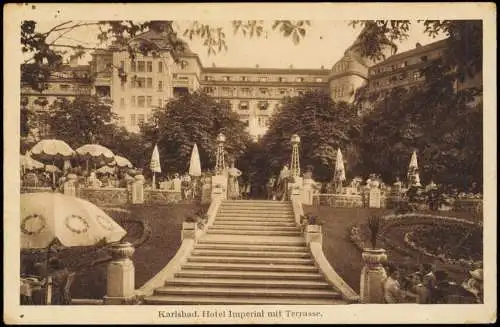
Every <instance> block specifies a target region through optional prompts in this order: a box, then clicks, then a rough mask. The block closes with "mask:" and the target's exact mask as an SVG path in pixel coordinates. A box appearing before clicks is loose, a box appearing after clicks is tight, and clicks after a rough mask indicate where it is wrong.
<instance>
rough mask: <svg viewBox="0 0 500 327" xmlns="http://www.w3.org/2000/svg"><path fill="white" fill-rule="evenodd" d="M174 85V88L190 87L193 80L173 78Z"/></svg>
mask: <svg viewBox="0 0 500 327" xmlns="http://www.w3.org/2000/svg"><path fill="white" fill-rule="evenodd" d="M172 85H173V86H174V87H178V86H180V87H189V86H190V85H191V80H190V79H189V78H187V77H186V78H182V77H180V78H179V77H177V78H172Z"/></svg>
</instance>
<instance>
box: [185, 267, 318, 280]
mask: <svg viewBox="0 0 500 327" xmlns="http://www.w3.org/2000/svg"><path fill="white" fill-rule="evenodd" d="M175 277H176V278H177V277H179V278H183V277H184V278H238V279H241V280H244V279H259V280H262V279H264V280H274V279H279V280H324V277H323V275H321V274H319V273H310V272H294V271H293V272H272V271H224V270H194V269H193V270H181V271H180V272H178V273H176V274H175Z"/></svg>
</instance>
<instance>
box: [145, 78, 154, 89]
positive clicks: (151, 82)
mask: <svg viewBox="0 0 500 327" xmlns="http://www.w3.org/2000/svg"><path fill="white" fill-rule="evenodd" d="M146 81H147V88H148V89H152V88H153V79H152V78H151V77H148V78H147V79H146Z"/></svg>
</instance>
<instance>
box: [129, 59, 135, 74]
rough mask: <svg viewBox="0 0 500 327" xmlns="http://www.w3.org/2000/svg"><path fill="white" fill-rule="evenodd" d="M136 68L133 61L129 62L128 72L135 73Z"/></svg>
mask: <svg viewBox="0 0 500 327" xmlns="http://www.w3.org/2000/svg"><path fill="white" fill-rule="evenodd" d="M136 68H137V67H136V64H135V61H131V62H130V71H131V72H134V73H135V71H136Z"/></svg>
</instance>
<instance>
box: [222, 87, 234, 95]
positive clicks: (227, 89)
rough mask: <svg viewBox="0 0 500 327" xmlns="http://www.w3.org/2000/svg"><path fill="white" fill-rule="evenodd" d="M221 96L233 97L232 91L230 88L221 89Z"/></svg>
mask: <svg viewBox="0 0 500 327" xmlns="http://www.w3.org/2000/svg"><path fill="white" fill-rule="evenodd" d="M222 95H224V96H232V95H233V89H232V88H230V87H223V88H222Z"/></svg>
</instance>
